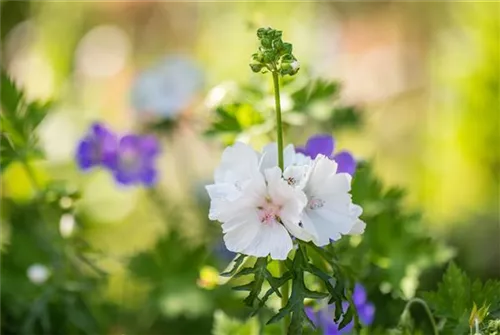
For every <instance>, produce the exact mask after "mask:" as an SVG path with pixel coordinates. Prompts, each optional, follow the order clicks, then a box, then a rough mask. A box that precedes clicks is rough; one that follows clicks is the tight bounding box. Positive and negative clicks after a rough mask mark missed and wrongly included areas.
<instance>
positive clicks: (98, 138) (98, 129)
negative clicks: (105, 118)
mask: <svg viewBox="0 0 500 335" xmlns="http://www.w3.org/2000/svg"><path fill="white" fill-rule="evenodd" d="M117 144H118V139H117V136H116V135H115V134H114V133H112V132H111V131H110V130H108V129H107V128H106V127H105V126H104V125H102V124H100V123H97V122H96V123H94V124H92V125H91V126H90V129H89V131H88V133H87V135H85V137H84V138H83V139H82V140H81V141H80V143H79V144H78V147H77V149H76V163H77V164H78V166H79V167H80V169H81V170H83V171H86V170H89V169H91V168H93V167H95V166H99V165H103V166H106V167H110V166H111V165H112V164H113V162H114V161H115V156H116V149H117Z"/></svg>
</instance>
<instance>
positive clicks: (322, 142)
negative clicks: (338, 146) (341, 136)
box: [295, 135, 356, 176]
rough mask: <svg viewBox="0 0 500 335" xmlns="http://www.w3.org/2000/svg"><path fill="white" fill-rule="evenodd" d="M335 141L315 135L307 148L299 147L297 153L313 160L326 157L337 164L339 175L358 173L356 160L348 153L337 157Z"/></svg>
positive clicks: (310, 139) (341, 153)
mask: <svg viewBox="0 0 500 335" xmlns="http://www.w3.org/2000/svg"><path fill="white" fill-rule="evenodd" d="M334 149H335V140H334V138H333V137H332V136H331V135H314V136H311V137H310V138H309V139H308V140H307V143H306V145H305V147H297V148H295V151H297V152H300V153H302V154H304V155H306V156H309V157H311V158H312V159H314V158H316V156H318V155H319V154H322V155H325V156H327V157H330V159H333V160H334V161H335V162H337V164H338V167H337V173H341V172H345V173H348V174H350V175H351V176H352V175H354V172H355V171H356V160H355V159H354V157H353V156H352V154H351V153H350V152H348V151H340V152H338V153H337V154H335V155H332V154H333V151H334Z"/></svg>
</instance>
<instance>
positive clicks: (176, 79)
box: [131, 56, 203, 119]
mask: <svg viewBox="0 0 500 335" xmlns="http://www.w3.org/2000/svg"><path fill="white" fill-rule="evenodd" d="M202 87H203V72H202V70H201V68H200V67H198V65H197V64H196V63H195V62H194V61H192V60H191V59H189V58H188V57H187V56H170V57H167V58H165V59H164V60H163V61H162V62H160V63H158V64H157V65H155V66H153V67H151V68H150V69H148V70H146V71H144V72H142V73H141V74H140V75H139V76H138V78H137V79H136V80H135V82H134V84H133V86H132V92H131V97H132V105H133V107H134V108H135V109H136V110H137V112H138V113H141V114H150V115H153V116H156V117H160V118H166V119H173V118H175V117H176V116H177V115H178V114H179V113H181V112H182V111H184V110H185V109H186V108H188V107H189V105H190V104H191V103H192V102H193V100H194V98H195V96H196V94H197V93H198V92H199V91H200V90H201V89H202Z"/></svg>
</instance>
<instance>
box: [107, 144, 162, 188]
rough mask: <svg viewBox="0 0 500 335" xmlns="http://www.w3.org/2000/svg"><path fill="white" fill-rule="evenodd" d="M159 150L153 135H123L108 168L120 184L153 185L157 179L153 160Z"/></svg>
mask: <svg viewBox="0 0 500 335" xmlns="http://www.w3.org/2000/svg"><path fill="white" fill-rule="evenodd" d="M159 152H160V150H159V145H158V141H157V140H156V138H155V137H154V136H139V135H125V136H123V137H122V138H121V139H120V142H119V143H118V149H117V153H116V158H115V160H114V162H113V164H112V165H111V166H110V169H111V170H112V171H113V174H114V176H115V179H116V181H117V182H119V183H120V184H123V185H131V184H138V183H142V184H144V185H146V186H153V185H154V184H155V182H156V180H157V171H156V168H155V161H156V157H157V156H158V154H159Z"/></svg>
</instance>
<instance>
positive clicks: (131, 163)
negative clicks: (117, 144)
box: [120, 150, 140, 171]
mask: <svg viewBox="0 0 500 335" xmlns="http://www.w3.org/2000/svg"><path fill="white" fill-rule="evenodd" d="M120 166H121V167H122V168H123V169H125V170H127V171H136V170H137V169H139V166H140V159H139V157H138V155H137V153H136V152H134V151H132V150H126V151H123V152H122V153H121V155H120Z"/></svg>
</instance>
